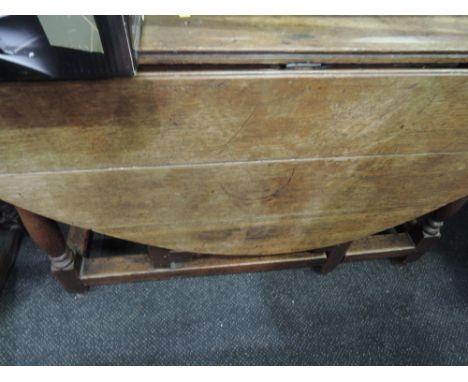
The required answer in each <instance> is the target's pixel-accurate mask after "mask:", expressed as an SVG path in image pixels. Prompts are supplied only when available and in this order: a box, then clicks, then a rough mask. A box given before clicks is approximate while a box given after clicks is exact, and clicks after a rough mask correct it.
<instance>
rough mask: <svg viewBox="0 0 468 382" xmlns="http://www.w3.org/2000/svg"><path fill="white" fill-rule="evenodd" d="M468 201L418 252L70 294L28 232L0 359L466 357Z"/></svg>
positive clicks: (5, 313)
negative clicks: (404, 258) (324, 270)
mask: <svg viewBox="0 0 468 382" xmlns="http://www.w3.org/2000/svg"><path fill="white" fill-rule="evenodd" d="M467 229H468V209H467V208H465V209H464V210H463V211H462V212H460V213H459V214H458V215H457V216H456V217H454V218H453V219H452V220H451V221H450V222H449V223H448V224H447V225H446V227H445V229H444V239H443V241H441V242H440V243H439V244H438V245H436V246H435V247H434V248H433V249H432V250H431V251H430V252H429V253H428V254H427V255H426V256H425V257H423V258H422V259H421V260H420V261H419V262H416V263H414V264H411V265H408V266H404V267H401V266H396V265H393V264H392V263H391V262H390V261H387V260H379V261H369V262H357V263H350V264H343V265H341V266H340V267H338V269H336V270H335V271H334V272H332V273H330V274H329V275H326V276H323V275H320V274H318V273H317V272H315V271H313V270H310V269H301V270H285V271H276V272H266V273H257V274H240V275H229V276H211V277H201V278H185V279H177V280H168V281H159V282H144V283H134V284H120V285H112V286H101V287H94V288H92V289H91V290H90V292H89V293H88V294H87V295H85V296H81V297H77V296H72V295H68V294H67V293H65V292H64V291H63V289H62V288H61V287H60V285H59V284H58V283H57V282H56V281H55V280H54V279H53V277H52V276H51V275H50V273H49V269H48V268H49V265H48V262H47V260H46V258H45V256H44V255H43V254H41V253H40V252H39V251H38V250H36V249H35V247H34V245H33V244H32V242H31V240H30V239H29V238H28V239H26V240H24V242H23V245H22V248H21V252H20V254H19V258H18V260H17V263H16V266H15V269H14V271H13V274H12V275H11V277H10V279H9V281H8V283H7V286H6V289H5V290H4V292H3V294H2V296H1V298H0V364H2V365H5V364H8V365H20V364H21V365H31V364H34V365H45V364H46V365H58V364H74V365H82V364H86V365H89V364H111V365H116V364H128V365H132V364H143V365H145V364H148V365H173V364H177V365H185V364H190V365H201V364H203V365H205V364H208V365H216V364H223V365H229V364H243V365H253V364H264V365H265V364H266V365H275V364H277V365H293V364H303V365H328V364H342V365H343V364H344V365H369V364H378V365H383V364H390V365H392V364H394V365H401V364H424V365H430V364H463V365H466V364H468V235H467V234H466V233H467Z"/></svg>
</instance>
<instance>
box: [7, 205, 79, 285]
mask: <svg viewBox="0 0 468 382" xmlns="http://www.w3.org/2000/svg"><path fill="white" fill-rule="evenodd" d="M16 209H17V211H18V214H19V215H20V217H21V220H22V222H23V224H24V227H25V228H26V230H27V231H28V233H29V235H30V236H31V238H32V239H33V240H34V242H35V243H36V245H37V246H38V247H39V248H40V249H41V250H42V251H44V252H45V253H46V254H47V256H48V257H49V259H50V261H51V270H52V273H53V274H54V275H55V277H56V278H57V279H58V280H59V281H60V282H61V283H62V285H63V287H64V288H65V289H66V290H67V291H68V292H75V293H80V292H84V291H85V290H86V288H85V286H84V285H83V284H82V283H81V281H80V279H79V277H78V271H77V269H76V267H75V266H76V265H77V264H76V262H75V256H74V254H73V252H72V251H71V250H70V249H68V248H67V246H66V244H65V239H64V238H63V235H62V233H61V232H60V229H59V226H58V224H57V222H55V221H54V220H51V219H48V218H45V217H43V216H40V215H37V214H35V213H32V212H30V211H27V210H24V209H22V208H18V207H17V208H16Z"/></svg>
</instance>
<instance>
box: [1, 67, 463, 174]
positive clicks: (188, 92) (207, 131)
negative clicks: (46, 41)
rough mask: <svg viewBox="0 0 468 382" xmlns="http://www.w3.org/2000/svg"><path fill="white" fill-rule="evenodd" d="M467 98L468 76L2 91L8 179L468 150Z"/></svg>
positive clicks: (332, 76)
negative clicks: (41, 174) (61, 173)
mask: <svg viewBox="0 0 468 382" xmlns="http://www.w3.org/2000/svg"><path fill="white" fill-rule="evenodd" d="M467 97H468V71H467V70H457V71H453V70H452V71H448V70H354V71H353V70H347V71H344V70H340V71H331V70H328V71H325V70H324V71H319V72H307V71H299V72H296V71H294V72H293V73H289V72H287V71H249V72H247V73H238V72H209V73H204V72H192V73H187V72H186V73H161V74H147V75H141V76H137V78H135V79H125V80H115V81H96V82H58V83H53V84H51V83H34V84H28V83H11V84H2V86H0V100H1V102H0V134H1V136H0V139H1V143H2V145H3V146H2V147H7V149H4V150H0V163H1V166H0V173H27V172H35V171H41V172H46V171H57V170H82V169H106V168H120V167H131V166H160V165H172V164H186V163H211V162H226V161H249V160H264V159H265V160H266V159H288V158H310V157H314V158H320V157H336V156H340V157H345V156H356V155H358V156H359V155H361V156H363V155H382V154H392V155H393V154H398V155H401V154H413V153H428V152H429V153H431V152H458V151H465V150H467V148H468V135H467V134H466V123H465V121H466V120H467V119H468V108H467V107H466V101H467ZM5 145H7V146H5ZM24 153H27V155H25V154H24Z"/></svg>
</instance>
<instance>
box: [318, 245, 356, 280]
mask: <svg viewBox="0 0 468 382" xmlns="http://www.w3.org/2000/svg"><path fill="white" fill-rule="evenodd" d="M350 245H351V242H348V243H342V244H338V245H335V246H333V247H330V248H329V249H328V250H327V251H326V254H327V260H325V263H324V264H323V265H322V267H321V268H320V271H321V272H322V273H328V272H331V271H332V270H333V269H335V268H336V267H337V266H338V264H339V263H341V262H342V261H343V259H344V258H345V256H346V252H347V251H348V248H349V246H350Z"/></svg>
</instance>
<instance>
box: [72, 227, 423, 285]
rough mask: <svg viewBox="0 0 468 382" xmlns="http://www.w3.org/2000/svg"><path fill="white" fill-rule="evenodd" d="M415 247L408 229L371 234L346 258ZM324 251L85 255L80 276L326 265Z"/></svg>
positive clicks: (88, 281)
mask: <svg viewBox="0 0 468 382" xmlns="http://www.w3.org/2000/svg"><path fill="white" fill-rule="evenodd" d="M415 249H416V247H415V244H414V242H413V241H412V240H411V238H410V237H409V235H408V234H407V233H399V234H385V235H375V236H370V237H368V238H365V239H361V240H357V241H355V242H354V243H352V245H351V247H350V248H349V250H348V252H347V253H346V257H345V261H356V260H369V259H377V258H386V257H402V256H407V255H408V254H409V253H411V252H412V251H415ZM326 260H327V255H326V253H325V252H304V253H293V254H288V255H276V256H247V257H245V256H244V257H231V256H229V257H226V256H198V257H194V258H193V259H191V260H188V261H180V262H173V263H171V264H170V266H169V267H167V268H155V267H154V266H153V264H152V262H151V260H150V258H149V257H148V254H146V253H145V254H134V255H124V256H122V255H120V256H109V257H96V258H92V257H90V258H83V260H82V264H81V269H80V274H79V278H80V280H81V281H82V282H83V284H85V285H88V286H91V285H101V284H109V283H115V282H131V281H146V280H163V279H168V278H173V277H181V276H206V275H216V274H225V273H240V272H259V271H267V270H275V269H284V268H292V267H311V266H320V265H323V264H324V263H325V262H326Z"/></svg>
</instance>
